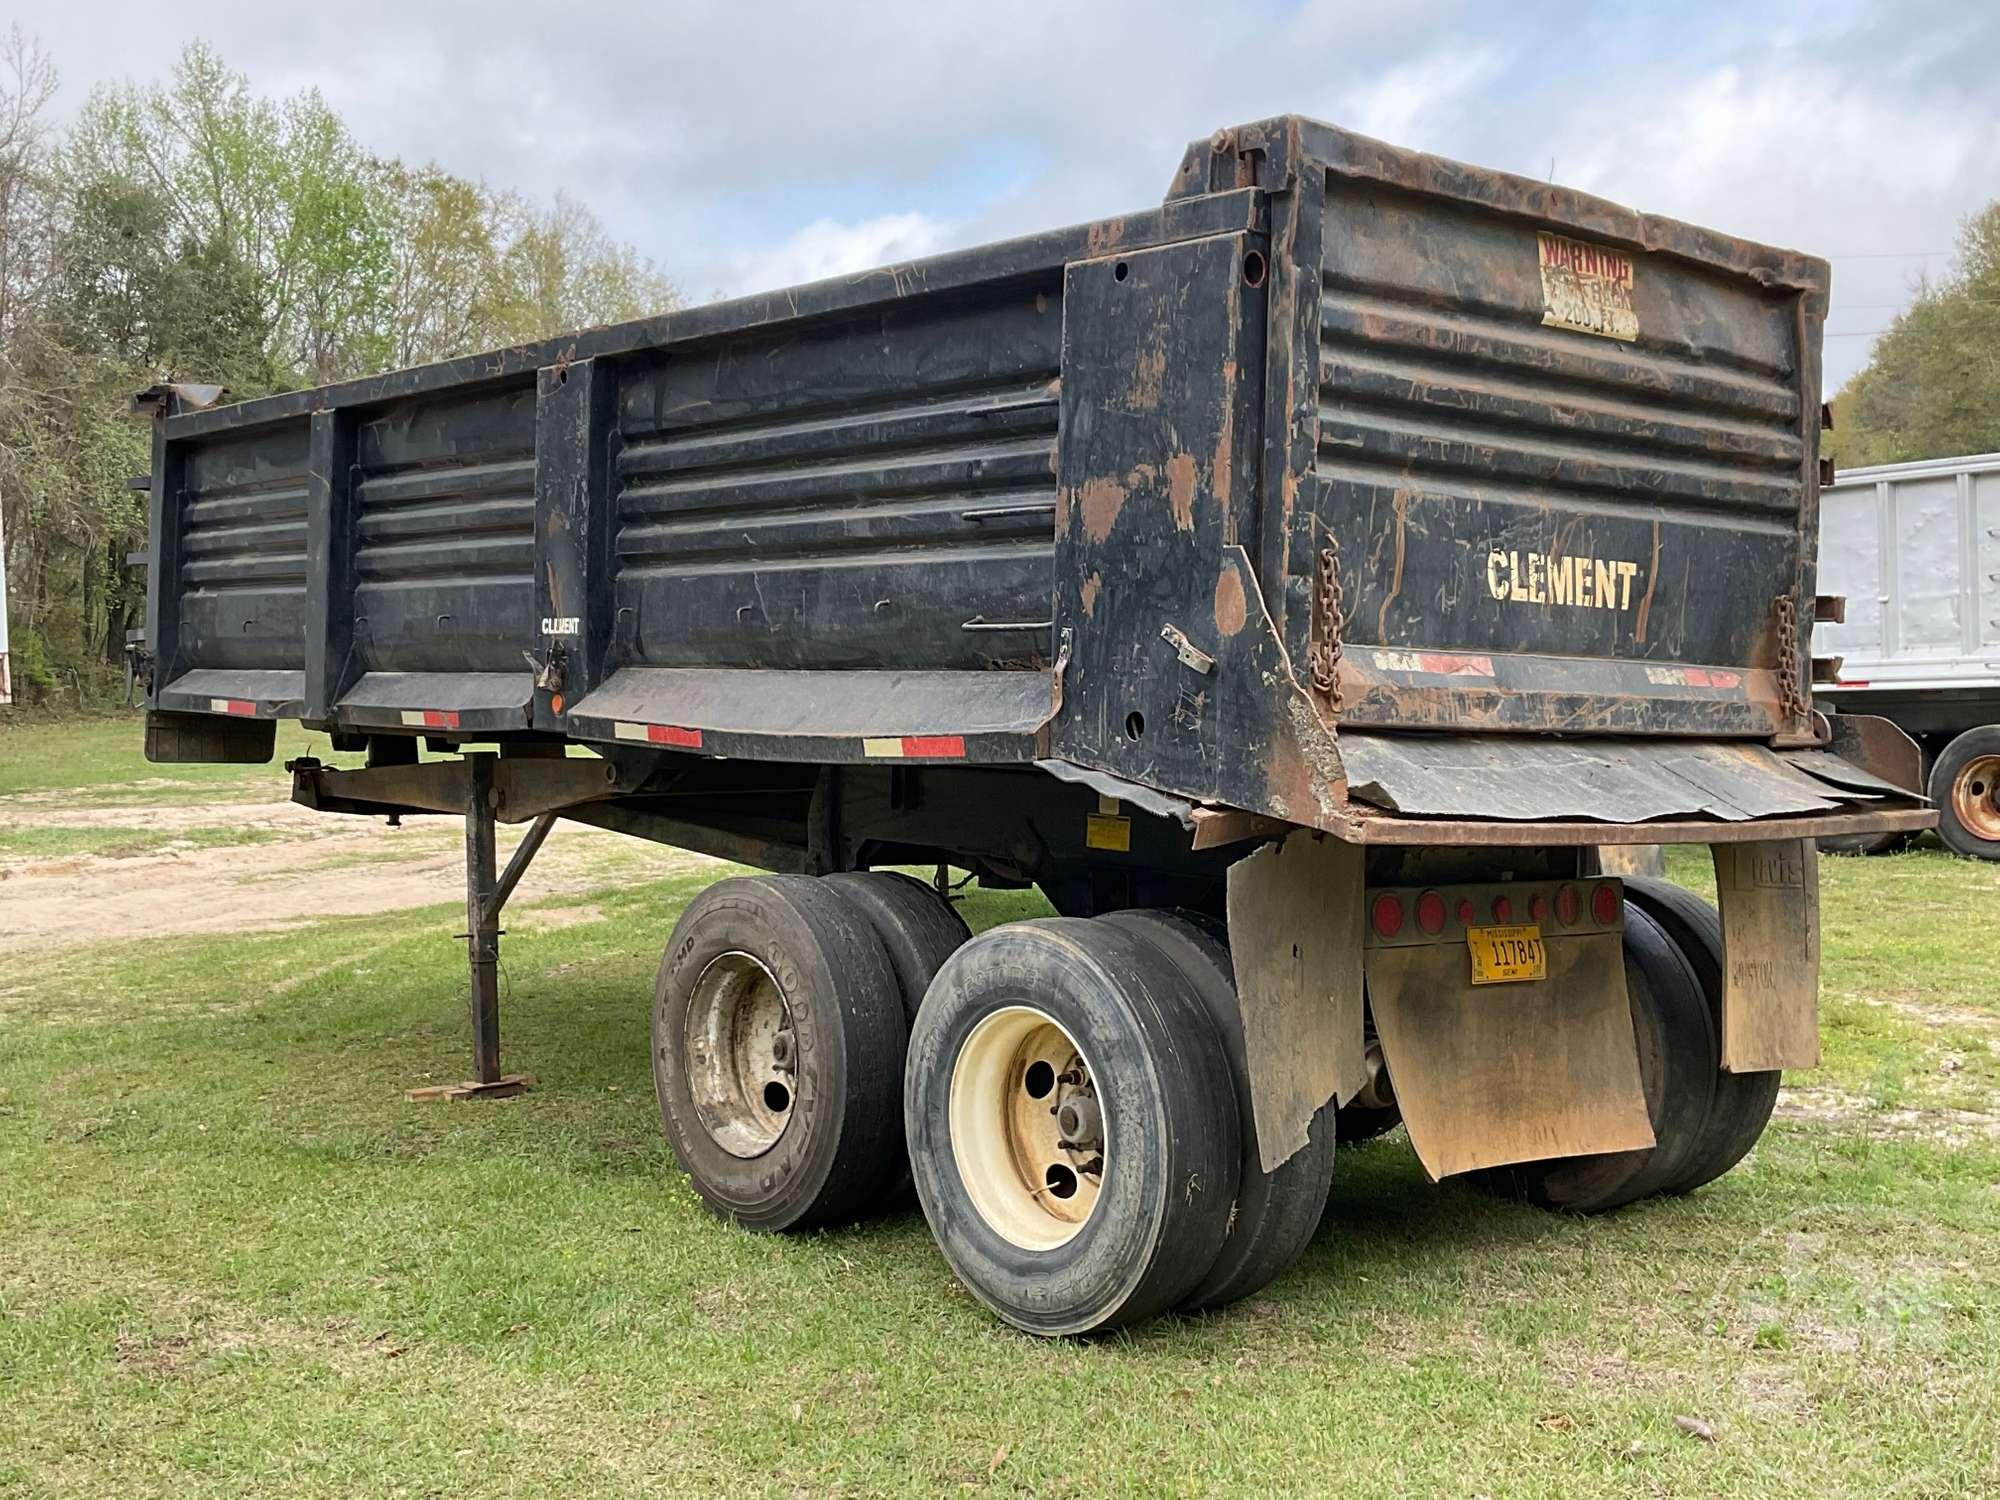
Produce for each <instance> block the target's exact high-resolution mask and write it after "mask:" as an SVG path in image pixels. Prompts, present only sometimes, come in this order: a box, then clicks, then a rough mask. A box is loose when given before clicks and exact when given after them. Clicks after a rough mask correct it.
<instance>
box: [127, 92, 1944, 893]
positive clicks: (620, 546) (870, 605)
mask: <svg viewBox="0 0 2000 1500" xmlns="http://www.w3.org/2000/svg"><path fill="white" fill-rule="evenodd" d="M1826 293H1827V270H1826V267H1825V265H1824V264H1823V263H1822V262H1820V261H1817V260H1814V259H1811V258H1808V257H1806V256H1802V255H1798V254H1794V253H1792V252H1789V251H1782V250H1775V249H1770V248H1766V247H1763V246H1758V245H1753V244H1748V243H1745V242H1743V241H1740V240H1735V239H1731V238H1728V237H1725V236H1722V235H1719V234H1714V233H1711V232H1708V231H1705V230H1701V229H1696V228H1693V227H1690V226H1687V225H1684V224H1679V223H1675V222H1672V221H1668V220H1663V219H1658V218H1652V217H1647V216H1644V215H1641V214H1637V213H1634V212H1631V211H1629V210H1627V209H1624V208H1621V207H1618V206H1616V205H1614V204H1610V203H1607V202H1603V201H1601V200H1598V199H1594V198H1590V197H1587V196H1584V195H1581V194H1578V193H1573V192H1569V191H1566V190H1564V189H1562V188H1558V187H1554V186H1551V185H1548V184H1545V183H1540V182H1533V181H1529V180H1526V179H1522V178H1517V177H1511V176H1507V175H1504V174H1500V173H1495V172H1487V171H1481V170H1477V169H1474V168H1470V167H1466V166H1462V165H1459V164H1456V163H1452V162H1448V161H1443V160H1440V159H1437V158H1434V157H1430V156H1424V155H1420V154H1416V153H1412V152H1407V151H1402V150H1398V149H1395V148H1392V147H1389V146H1385V145H1382V144H1379V143H1377V142H1374V141H1370V140H1366V139H1363V138H1360V137H1357V136H1353V135H1350V134H1346V133H1344V132H1341V131H1338V130H1335V129H1332V128H1330V127H1327V126H1323V125H1318V124H1314V123H1310V122H1307V121H1303V120H1299V119H1296V118H1282V119H1277V120H1273V121H1269V122H1265V123H1262V124H1258V125H1252V126H1247V127H1243V128H1241V129H1236V130H1231V131H1225V132H1222V133H1219V134H1218V135H1216V136H1215V137H1214V138H1213V139H1212V140H1208V141H1203V142H1200V143H1198V144H1197V145H1195V146H1194V147H1192V148H1191V149H1190V151H1189V153H1188V155H1187V157H1186V159H1185V161H1184V162H1183V164H1182V166H1181V168H1180V170H1179V172H1178V173H1177V174H1176V175H1175V176H1174V178H1173V181H1172V185H1171V189H1170V191H1169V194H1168V196H1167V199H1166V201H1165V203H1164V204H1163V205H1162V206H1161V207H1160V208H1158V209H1154V210H1151V211H1147V212H1142V213H1135V214H1129V215H1126V216H1124V217H1121V218H1114V219H1107V220H1103V221H1100V222H1097V223H1092V224H1088V225H1083V226H1079V227H1075V228H1070V229H1063V230H1057V231H1053V232H1050V233H1046V234H1039V235H1035V236H1032V237H1029V238H1025V239H1020V240H1014V241H1010V242H1007V243H1004V244H998V245H993V246H988V247H982V248H979V249H974V250H968V251H965V252H962V253H955V254H950V255H944V256H939V257H936V258H933V259H929V260H925V261H920V262H915V263H910V264H905V265H900V266H893V267H889V268H885V269H883V270H880V271H875V272H870V273H867V274H864V275H858V276H853V277H849V278H845V279H839V280H834V281H827V282H821V283H818V284H815V285H812V286H807V287H801V288H796V289H792V290H787V291H781V292H775V293H771V294H768V295H763V296H756V297H750V298H744V299H740V300H737V301H733V302H727V303H721V304H716V305H711V306H705V307H698V308H691V309H688V310H685V311H681V312H675V313H672V314H669V315H667V316H663V317H659V318H655V319H650V320H647V321H643V322H637V323H631V324H625V325H620V326H616V327H607V328H599V329H594V330H590V331H587V332H583V333H578V334H576V335H575V336H573V337H565V338H561V339H558V340H555V341H552V342H549V343H545V344H541V345H536V346H533V347H528V348H519V349H511V350H506V351H502V352H499V353H494V354H484V355H479V356H475V357H471V358H466V359H461V360H457V361H454V362H451V363H448V364H443V365H436V366H431V367H427V368H423V369H416V370H408V371H401V372H397V373H394V374H389V375H384V376H380V377H377V378H372V379H366V380H360V381H356V382H352V383H349V384H345V385H339V386H334V387H330V388H325V389H318V390H311V391H304V392H299V393H296V394H291V395H282V396H275V397H271V398H268V399H263V400H257V401H250V402H245V403H242V404H240V405H226V406H215V407H212V408H207V409H200V408H198V407H197V406H196V404H195V403H193V402H191V401H189V400H188V399H186V398H185V397H184V396H183V395H181V394H180V393H178V392H176V391H174V390H163V391H161V392H159V393H158V394H157V396H156V403H157V406H158V408H159V411H160V417H161V419H160V421H159V422H158V424H157V429H156V432H157V435H156V441H155V457H154V465H153V475H152V543H151V545H152V594H151V609H150V616H149V622H148V631H149V641H148V649H149V650H150V653H151V658H152V665H151V671H150V683H151V686H150V690H149V694H148V704H149V706H150V707H151V708H152V709H154V710H156V711H158V712H159V713H160V714H162V715H166V714H170V713H171V714H198V715H219V716H223V717H225V718H235V719H256V720H262V719H271V718H296V719H302V720H305V721H307V722H308V723H310V724H313V725H317V726H321V727H324V728H327V729H330V730H332V731H334V732H335V734H336V736H338V737H340V742H342V743H356V742H358V741H359V740H360V739H361V738H363V737H371V738H375V739H377V740H380V739H382V738H384V737H387V736H391V735H412V734H416V733H423V734H426V735H429V736H431V737H432V738H434V739H437V740H442V741H454V742H467V741H481V740H491V739H494V738H496V737H497V738H500V739H502V740H522V741H524V742H525V741H526V740H527V738H528V737H533V736H540V737H543V742H544V743H551V742H559V741H560V740H567V741H569V742H572V743H577V744H583V745H589V746H593V747H598V748H600V749H603V750H605V751H606V752H607V754H609V755H611V756H612V757H613V758H614V764H618V765H623V766H630V765H631V764H632V762H631V761H630V759H629V757H628V758H627V759H626V760H624V761H619V760H617V759H616V757H617V755H618V754H619V753H620V752H624V751H635V750H639V749H642V748H643V749H649V750H652V751H657V752H660V754H661V755H664V756H668V757H670V760H669V761H668V762H661V761H658V760H655V761H653V762H651V764H653V765H656V766H657V765H659V764H662V763H669V764H674V765H685V764H689V763H691V762H692V760H693V758H694V757H716V758H723V759H725V760H727V761H729V762H731V763H742V762H763V763H781V764H787V765H792V766H806V767H836V768H837V767H842V766H848V765H867V764H874V765H877V766H886V767H892V768H906V767H909V766H912V765H927V766H965V767H968V768H971V767H979V768H989V767H995V766H1012V767H1015V768H1019V769H1022V770H1025V768H1027V767H1031V766H1040V767H1041V768H1042V769H1043V770H1045V771H1049V772H1053V773H1054V774H1055V775H1056V776H1057V777H1059V778H1062V779H1064V780H1067V781H1069V782H1072V783H1074V784H1075V786H1074V790H1075V792H1076V795H1077V796H1078V797H1080V798H1084V799H1089V798H1092V797H1096V796H1103V797H1110V798H1116V799H1120V800H1121V801H1122V802H1123V803H1125V804H1129V805H1130V806H1131V807H1136V808H1138V809H1140V810H1142V811H1146V812H1155V813H1163V814H1169V815H1171V818H1172V821H1173V822H1174V823H1175V825H1176V826H1177V827H1179V828H1180V829H1181V830H1183V832H1184V833H1185V831H1186V830H1189V829H1192V830H1193V833H1192V839H1191V847H1192V848H1194V849H1201V848H1204V847H1210V846H1213V845H1216V844H1220V843H1223V842H1227V841H1229V840H1232V839H1237V838H1242V837H1246V836H1249V835H1250V834H1252V833H1254V832H1255V831H1257V830H1260V829H1262V830H1267V831H1268V830H1269V829H1270V828H1271V827H1273V826H1274V824H1273V823H1272V822H1271V821H1260V820H1276V822H1281V823H1286V824H1298V825H1307V826H1311V827H1316V828H1320V829H1324V830H1327V831H1329V832H1332V833H1335V834H1337V835H1339V836H1340V837H1342V838H1345V839H1348V840H1350V841H1354V842H1361V843H1390V844H1395V843H1410V842H1418V843H1539V844H1560V843H1603V842H1616V841H1619V840H1621V839H1627V840H1633V839H1644V840H1663V839H1695V840H1700V841H1703V842H1713V841H1717V840H1722V839H1728V838H1731V837H1760V838H1773V837H1781V836H1796V835H1798V834H1801V833H1806V834H1810V833H1818V832H1838V831H1843V830H1848V829H1853V828H1858V827H1861V826H1870V827H1873V826H1880V825H1881V823H1882V820H1883V819H1884V818H1885V817H1886V818H1890V819H1894V818H1897V817H1901V818H1905V819H1910V820H1921V819H1922V818H1923V816H1924V815H1923V814H1922V813H1921V812H1919V811H1916V810H1914V809H1912V808H1911V807H1910V805H1909V804H1908V803H1907V802H1896V801H1894V798H1893V794H1894V793H1895V791H1896V789H1895V788H1893V787H1890V786H1888V785H1887V784H1886V783H1882V782H1879V781H1877V780H1875V778H1873V777H1871V776H1869V775H1868V774H1866V773H1865V772H1860V771H1857V770H1856V769H1854V768H1853V767H1851V766H1848V765H1846V764H1844V763H1843V762H1840V761H1837V760H1835V759H1834V758H1833V757H1832V756H1831V755H1830V754H1828V753H1826V752H1825V751H1824V750H1822V749H1819V748H1817V744H1816V740H1817V736H1816V733H1815V728H1816V726H1815V722H1814V720H1813V717H1812V715H1811V711H1810V706H1809V701H1808V693H1807V683H1808V681H1809V677H1808V672H1809V666H1808V658H1807V655H1806V652H1807V650H1808V644H1807V643H1808V640H1809V636H1810V625H1811V621H1812V618H1813V609H1814V579H1813V559H1814V554H1815V545H1814V543H1815V536H1814V533H1815V526H1816V514H1817V486H1818V482H1819V475H1818V452H1817V450H1818V430H1819V425H1820V406H1819V394H1818V391H1819V344H1820V326H1821V320H1822V317H1823V315H1824V312H1825V308H1826ZM191 723H193V721H189V720H168V719H165V718H164V717H163V718H162V720H161V724H162V726H163V727H162V733H161V734H160V735H159V736H158V745H157V747H156V748H157V752H158V753H159V754H161V755H163V756H172V755H177V754H183V753H185V754H187V755H189V756H190V758H194V757H196V756H198V755H200V754H205V753H221V752H220V751H218V750H216V749H215V748H214V747H217V746H222V745H223V744H224V740H225V739H226V738H227V737H226V735H225V736H224V739H218V740H215V741H212V742H211V748H210V749H209V750H206V751H204V750H203V749H201V747H200V745H199V744H198V743H197V744H195V745H194V747H193V748H189V746H190V741H189V739H188V735H189V734H190V733H191V732H192V731H190V730H189V728H188V726H189V725H190V724H191ZM176 725H177V726H178V731H177V734H169V733H167V732H165V731H166V729H167V728H169V727H171V726H176ZM198 738H199V737H198V736H197V740H198ZM231 743H234V742H231ZM615 774H616V775H619V776H625V780H623V781H621V782H620V783H619V786H618V788H616V789H618V790H625V791H632V790H635V789H637V788H638V786H639V784H640V783H639V780H638V779H637V778H638V777H640V776H641V775H642V774H651V773H642V771H633V772H631V774H630V775H626V773H625V772H623V771H620V772H618V773H615ZM708 784H710V783H704V785H708ZM713 784H714V785H720V783H713ZM759 784H760V783H759V782H758V780H757V778H756V777H754V776H751V777H747V778H739V779H738V780H737V781H736V782H734V783H731V784H730V786H731V787H733V789H734V792H735V793H737V794H741V795H750V794H751V793H752V792H753V791H755V790H756V788H757V787H758V786H759ZM793 784H794V783H792V782H786V783H784V785H786V786H791V785H793ZM882 785H883V787H884V788H885V790H883V791H882V793H881V797H882V799H884V806H885V807H887V808H889V809H890V810H899V811H910V810H912V809H913V807H914V804H913V803H912V804H911V807H906V808H897V807H896V799H897V798H898V797H902V798H904V799H905V801H906V802H909V801H910V799H911V797H912V795H913V794H912V793H911V792H910V790H909V788H908V787H907V786H904V787H902V789H901V790H897V789H896V786H895V785H894V784H892V782H891V781H884V782H883V783H882ZM993 785H994V786H995V787H996V788H998V787H999V786H1000V783H997V782H995V783H993ZM594 795H595V796H596V800H598V801H599V802H602V801H604V796H603V789H599V791H598V792H597V793H596V794H594ZM718 795H720V793H718ZM1000 800H1002V801H1004V797H1002V798H1001V799H1000ZM704 806H705V807H706V808H707V809H708V810H706V811H703V810H698V809H697V810H690V808H689V807H688V806H684V807H683V808H682V810H681V811H680V812H679V813H677V814H676V815H675V816H677V817H679V818H680V819H682V821H681V822H679V823H676V824H666V825H660V826H664V827H666V828H667V829H668V832H669V836H674V835H673V833H672V830H673V829H675V828H679V829H681V830H682V831H683V832H685V833H686V836H687V839H688V841H689V842H691V843H692V844H693V845H694V846H695V847H715V848H718V849H721V850H723V851H726V852H735V853H739V854H743V855H744V856H745V857H751V858H760V859H761V862H764V863H769V864H784V863H786V861H787V856H786V855H785V853H784V849H785V848H786V847H790V846H792V845H797V844H800V843H801V842H802V841H804V840H806V839H807V838H808V837H812V838H823V837H826V836H827V830H826V829H824V828H821V829H820V830H818V831H817V832H816V833H812V834H810V835H808V834H807V833H804V832H797V833H794V832H788V831H787V830H791V829H794V828H796V827H802V826H803V823H802V821H801V820H790V821H788V820H787V819H783V818H775V817H774V816H770V817H766V818H765V824H766V826H764V828H763V831H762V833H761V834H760V835H759V837H760V838H762V840H763V842H761V843H758V842H755V841H753V840H747V839H746V840H739V841H736V842H729V841H727V840H721V841H719V840H718V837H717V836H716V833H715V830H717V829H718V828H722V827H725V826H731V827H735V828H736V829H737V830H738V831H739V832H742V831H743V830H745V829H748V828H750V827H751V826H752V825H753V824H754V823H755V822H756V818H757V816H758V814H757V813H751V814H745V813H744V811H743V808H742V805H741V804H740V803H739V804H738V805H737V806H736V808H735V810H734V811H729V810H727V809H724V810H722V811H717V810H716V809H717V808H720V807H721V804H720V803H718V802H715V801H714V800H713V799H711V800H710V802H708V803H707V804H704ZM801 806H803V804H801ZM656 810H657V809H656ZM517 811H519V812H520V815H522V816H527V815H530V814H529V813H528V812H527V811H525V810H523V809H521V808H517ZM761 811H762V812H764V813H768V812H769V809H768V808H766V809H762V810H761ZM988 812H989V813H990V814H991V815H992V816H996V817H997V816H999V812H998V811H997V810H992V809H989V810H988ZM985 815H987V814H986V813H982V814H981V816H985ZM828 816H830V814H828ZM732 819H733V820H734V822H733V823H732V822H731V820H732ZM598 821H614V814H612V813H610V812H601V813H600V815H599V817H598ZM1620 825H1622V826H1620ZM1911 826H1914V822H1913V823H1912V824H1911ZM703 829H706V830H708V832H707V833H705V834H704V833H703V832H702V831H701V830H703ZM1121 837H1123V838H1124V839H1126V841H1127V842H1126V844H1125V845H1124V846H1122V847H1121V845H1120V843H1119V839H1120V838H1121ZM834 841H835V843H836V844H837V843H838V842H839V839H838V837H837V835H836V836H835V837H834ZM891 842H893V840H892V841H891ZM909 842H910V843H911V844H912V845H913V846H914V845H917V844H921V845H923V846H924V847H926V848H937V847H948V845H947V844H946V841H945V840H944V839H943V838H942V837H941V836H939V837H932V836H930V835H926V836H924V837H923V838H920V839H912V840H910V841H909ZM1140 843H1141V846H1140V847H1135V846H1133V845H1132V844H1131V842H1130V835H1129V834H1124V835H1120V834H1117V833H1114V832H1106V833H1105V834H1104V836H1103V837H1102V838H1094V839H1093V841H1092V842H1091V843H1090V845H1089V848H1090V849H1091V851H1092V857H1096V858H1102V859H1105V860H1111V861H1116V860H1119V859H1122V858H1131V859H1134V860H1141V859H1147V858H1151V859H1154V860H1155V861H1156V862H1157V861H1158V860H1160V859H1164V858H1166V857H1167V856H1166V855H1164V854H1162V853H1161V851H1159V850H1158V849H1154V850H1153V851H1151V853H1150V854H1149V853H1148V851H1147V849H1146V848H1145V847H1143V845H1144V840H1143V839H1142V840H1141V841H1140ZM980 847H989V848H990V847H991V841H990V840H989V841H988V842H987V844H985V845H981V846H980ZM1184 847H1188V845H1184ZM774 850H775V851H776V852H775V853H774V852H773V851H774ZM850 852H851V851H850ZM1035 855H1036V851H1035V850H1033V849H1016V850H1014V851H1013V852H1012V853H1011V854H1009V855H1006V856H1005V857H1003V856H1002V855H1000V854H994V855H992V858H991V860H990V862H989V863H990V865H991V867H993V868H1010V869H1014V870H1016V871H1026V870H1028V869H1030V867H1031V866H1032V864H1033V860H1034V858H1035Z"/></svg>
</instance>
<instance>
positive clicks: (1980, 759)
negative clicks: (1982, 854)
mask: <svg viewBox="0 0 2000 1500" xmlns="http://www.w3.org/2000/svg"><path fill="white" fill-rule="evenodd" d="M1951 810H1952V813H1953V815H1954V816H1956V817H1957V819H1958V821H1959V825H1960V826H1961V827H1963V828H1964V829H1966V831H1967V832H1969V833H1971V834H1972V835H1974V836H1975V837H1977V838H1982V839H1987V840H1992V841H2000V755H1979V756H1975V757H1973V758H1972V759H1971V760H1969V761H1967V762H1966V763H1965V768H1964V769H1963V770H1961V771H1960V772H1959V773H1958V779H1957V780H1956V781H1954V782H1953V783H1952V784H1951Z"/></svg>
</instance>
